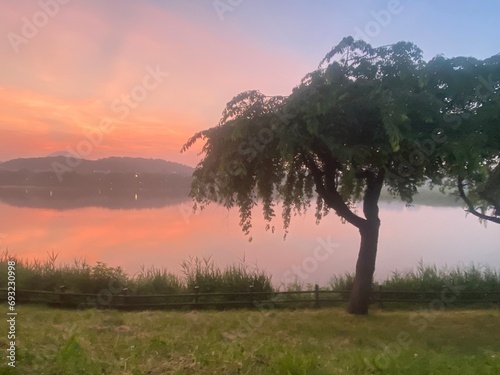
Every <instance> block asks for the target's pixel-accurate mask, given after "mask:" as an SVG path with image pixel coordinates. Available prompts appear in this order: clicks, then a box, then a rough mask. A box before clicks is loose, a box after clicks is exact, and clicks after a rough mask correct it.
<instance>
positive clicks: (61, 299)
mask: <svg viewBox="0 0 500 375" xmlns="http://www.w3.org/2000/svg"><path fill="white" fill-rule="evenodd" d="M66 289H68V287H66V286H64V285H61V286H60V287H59V302H60V303H61V305H62V306H64V305H65V304H66V303H67V301H68V299H67V298H66V297H67V296H66V295H65V292H66Z"/></svg>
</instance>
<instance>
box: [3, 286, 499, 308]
mask: <svg viewBox="0 0 500 375" xmlns="http://www.w3.org/2000/svg"><path fill="white" fill-rule="evenodd" d="M0 293H1V294H2V299H3V300H4V301H7V289H5V288H0ZM349 296H350V291H347V290H344V291H328V290H320V288H319V286H318V285H315V287H314V289H313V290H307V291H287V292H254V291H253V290H252V288H249V291H248V292H243V293H242V292H238V293H201V292H200V288H198V287H195V290H194V292H193V293H181V294H149V295H136V294H132V293H130V291H129V290H128V289H127V288H124V289H122V290H120V291H117V292H116V293H112V292H111V291H110V290H104V291H102V292H101V293H99V294H86V293H71V292H69V291H68V290H67V289H66V288H65V287H61V288H60V291H59V292H47V291H36V290H16V304H24V303H39V304H45V305H50V306H54V307H61V308H112V309H119V310H147V309H204V308H212V309H228V308H268V309H270V308H280V307H315V308H319V307H328V306H339V305H342V304H345V303H346V302H347V301H348V300H349ZM370 301H371V303H372V304H378V305H379V306H380V307H384V306H385V305H386V304H391V303H404V304H421V305H430V304H432V305H433V306H434V308H439V307H440V306H447V305H464V304H488V305H490V304H495V305H497V306H500V291H488V292H484V291H460V289H457V290H453V289H449V288H444V289H443V290H442V291H395V290H384V289H382V288H378V289H376V290H372V293H371V298H370Z"/></svg>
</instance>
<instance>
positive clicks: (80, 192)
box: [0, 186, 188, 210]
mask: <svg viewBox="0 0 500 375" xmlns="http://www.w3.org/2000/svg"><path fill="white" fill-rule="evenodd" d="M186 200H188V196H187V192H185V191H180V192H170V191H168V190H167V189H141V191H140V192H137V191H136V190H135V189H115V190H112V188H109V189H107V190H102V191H101V189H90V188H85V189H75V188H64V187H61V188H44V187H30V188H21V187H5V186H0V202H2V203H5V204H8V205H11V206H15V207H32V208H47V209H56V210H68V209H75V208H84V207H103V208H109V209H144V208H162V207H166V206H169V205H173V204H178V203H181V202H183V201H186Z"/></svg>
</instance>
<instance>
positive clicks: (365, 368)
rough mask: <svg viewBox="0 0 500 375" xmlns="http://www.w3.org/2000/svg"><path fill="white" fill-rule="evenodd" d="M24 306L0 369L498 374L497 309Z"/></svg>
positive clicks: (0, 343) (65, 373)
mask: <svg viewBox="0 0 500 375" xmlns="http://www.w3.org/2000/svg"><path fill="white" fill-rule="evenodd" d="M2 306H3V307H4V311H5V312H7V308H6V305H5V304H3V305H2ZM17 312H18V315H17V318H16V319H17V326H16V329H17V332H16V336H17V337H16V341H17V342H16V344H17V353H16V355H17V363H16V368H15V369H10V368H8V366H6V365H5V364H6V361H7V360H6V358H5V357H6V355H5V354H4V355H3V357H4V358H3V359H2V367H1V368H0V374H23V375H25V374H34V375H38V374H40V375H42V374H50V375H58V374H61V375H70V374H85V375H90V374H120V375H126V374H134V375H135V374H158V375H159V374H197V375H198V374H201V375H204V374H218V375H222V374H273V375H274V374H349V375H351V374H398V375H399V374H460V375H465V374H492V375H493V374H500V310H498V309H490V310H449V311H445V312H440V311H434V310H422V311H421V312H419V311H413V312H412V311H408V310H406V311H389V310H376V309H374V310H372V312H371V314H370V315H369V316H363V317H355V316H350V315H348V314H346V313H345V312H344V310H342V309H340V308H335V309H320V310H295V311H294V310H274V311H268V310H267V311H265V312H259V311H248V310H232V311H219V312H217V311H200V312H164V311H153V312H151V311H145V312H117V311H109V310H107V311H104V310H103V311H98V310H87V311H63V310H55V309H51V308H46V307H37V306H18V309H17ZM2 321H3V323H2V324H1V330H2V332H5V334H3V335H2V336H1V338H0V347H1V348H2V349H3V350H2V351H3V352H4V353H6V352H7V349H8V343H7V341H8V340H7V331H8V326H7V322H6V319H2Z"/></svg>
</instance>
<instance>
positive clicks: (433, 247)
mask: <svg viewBox="0 0 500 375" xmlns="http://www.w3.org/2000/svg"><path fill="white" fill-rule="evenodd" d="M21 193H22V194H24V195H25V196H24V197H23V195H22V194H21ZM21 193H20V192H19V191H16V192H15V193H14V192H12V191H10V192H5V191H3V193H2V194H0V213H1V215H0V248H1V249H2V250H4V249H6V248H8V250H9V252H10V253H12V254H15V255H17V256H19V257H22V258H27V259H33V258H39V259H46V258H47V253H48V252H55V253H58V254H59V257H58V262H63V263H67V262H72V261H73V260H74V259H85V260H86V261H87V262H89V263H91V264H93V263H95V262H96V261H101V262H105V263H107V264H109V265H112V266H122V267H123V268H124V269H125V270H126V271H127V272H128V273H130V274H133V273H135V272H137V271H138V270H139V268H140V266H141V265H144V266H146V267H148V266H152V265H154V266H158V267H166V268H168V269H169V270H171V271H172V272H175V273H178V274H180V263H181V262H182V261H183V260H184V259H187V258H188V257H189V256H201V257H207V256H211V257H212V258H213V259H214V261H215V262H216V263H217V264H219V265H221V266H224V265H226V264H230V263H234V262H238V261H239V260H240V259H242V258H245V259H246V262H248V263H250V264H257V265H258V267H259V268H261V269H265V270H266V271H268V272H269V273H271V274H272V275H273V281H274V282H275V283H279V282H280V281H283V280H289V279H290V277H291V275H292V274H297V275H299V276H300V279H301V280H302V281H304V282H306V283H307V282H311V283H316V282H317V283H320V284H324V283H326V282H327V281H328V280H329V278H330V277H331V275H332V274H342V273H344V272H348V271H352V270H354V266H355V261H356V256H357V251H358V246H359V235H358V232H357V230H356V229H355V228H354V227H352V226H351V225H348V224H346V225H343V224H341V222H340V220H339V218H338V217H337V216H335V215H334V214H330V215H329V217H327V218H325V219H323V221H322V222H321V223H320V225H316V224H315V222H314V213H313V211H312V210H311V211H309V212H308V213H307V214H306V215H304V216H297V217H295V218H293V219H292V224H291V227H290V233H289V235H288V237H287V239H286V241H283V230H282V229H281V223H280V222H279V221H276V222H275V225H276V231H275V233H274V234H273V233H271V232H270V231H265V230H264V227H265V223H264V222H263V220H262V219H261V214H260V212H259V211H258V210H257V211H256V212H255V221H254V227H253V231H252V237H253V241H252V242H249V241H248V238H247V237H245V236H244V235H243V233H242V232H241V230H240V228H239V226H238V222H239V218H238V212H237V211H236V210H231V211H229V212H228V211H226V210H225V209H224V208H222V207H218V206H211V207H208V208H207V209H206V210H205V211H203V212H201V213H198V214H196V215H193V214H192V213H191V203H190V202H189V201H185V200H183V199H182V198H168V199H166V198H161V199H160V198H158V197H148V196H144V194H143V195H141V194H139V195H138V196H136V195H135V193H125V194H122V196H120V197H119V198H116V197H115V199H109V197H104V198H102V199H101V198H99V199H96V198H92V197H88V196H75V195H74V194H73V195H71V194H66V195H65V194H64V193H63V192H52V195H50V192H49V191H38V192H37V191H33V190H32V191H28V192H25V191H23V192H21ZM56 195H58V196H59V198H58V199H56V197H55V196H56ZM27 197H29V198H27ZM89 205H90V206H89ZM95 206H98V207H95ZM155 207H156V208H155ZM380 207H381V213H380V217H381V220H382V227H381V234H380V242H379V255H378V261H377V271H376V277H377V278H383V277H386V276H387V275H388V274H390V272H391V271H393V270H395V269H398V270H403V271H404V270H409V269H410V268H411V267H414V266H415V265H416V264H417V263H418V262H419V260H420V259H423V261H424V262H425V263H428V264H437V265H439V266H441V265H448V266H455V265H460V264H465V265H468V264H470V263H471V262H474V263H476V264H486V265H490V266H492V267H495V268H499V269H500V241H499V240H500V226H499V225H495V224H489V225H488V227H487V228H485V227H484V225H482V224H480V223H479V222H478V221H477V220H476V219H475V218H474V217H472V216H470V215H469V216H467V217H466V216H465V214H464V211H463V210H462V209H461V208H460V207H427V206H414V207H410V208H407V207H405V206H404V205H403V204H401V203H397V202H392V203H389V202H385V203H384V202H382V203H381V205H380ZM277 217H279V213H278V215H277ZM325 243H327V244H328V243H330V244H331V246H330V248H329V249H330V252H331V254H329V253H328V252H327V251H326V250H321V249H322V248H321V246H322V244H325ZM323 246H324V245H323Z"/></svg>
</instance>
